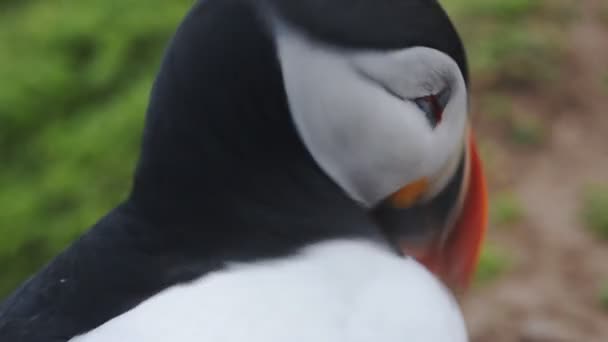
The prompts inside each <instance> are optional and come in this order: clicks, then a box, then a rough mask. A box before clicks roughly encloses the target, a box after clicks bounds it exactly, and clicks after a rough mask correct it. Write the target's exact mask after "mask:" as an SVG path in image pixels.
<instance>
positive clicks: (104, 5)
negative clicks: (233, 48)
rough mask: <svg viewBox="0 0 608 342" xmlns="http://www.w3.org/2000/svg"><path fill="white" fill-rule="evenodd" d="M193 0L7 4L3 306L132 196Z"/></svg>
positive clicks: (0, 120) (1, 90)
mask: <svg viewBox="0 0 608 342" xmlns="http://www.w3.org/2000/svg"><path fill="white" fill-rule="evenodd" d="M191 3H192V0H176V1H162V0H150V1H146V4H145V6H142V5H141V3H138V2H132V1H119V0H103V1H102V0H91V1H84V2H83V1H77V0H64V1H42V0H28V1H6V0H5V1H0V42H1V44H0V80H1V81H0V165H2V167H1V168H0V208H2V211H1V213H0V237H1V238H0V270H2V271H1V272H0V299H1V298H2V297H3V296H4V295H5V294H6V293H8V292H9V291H11V290H12V289H13V288H14V287H15V286H16V285H17V284H18V283H20V282H21V281H22V280H23V279H25V278H26V277H27V276H28V275H30V274H31V273H32V272H33V271H34V270H36V269H37V268H39V267H40V266H41V265H43V264H44V263H46V262H47V261H48V260H49V259H50V258H51V257H52V256H54V255H55V254H57V253H58V251H60V250H61V249H63V248H64V247H65V246H66V245H67V244H68V243H69V242H70V241H72V240H73V239H74V238H75V237H76V236H77V235H79V234H80V233H81V232H82V230H83V229H86V228H88V227H89V226H90V225H91V224H93V223H94V222H95V221H96V220H97V219H99V218H100V217H101V216H102V215H103V214H105V213H106V212H107V211H108V210H109V209H111V208H112V207H114V206H115V205H116V204H118V203H119V202H120V201H121V200H122V199H123V198H124V197H125V191H126V190H128V189H129V186H130V184H129V182H130V179H131V173H132V171H133V169H134V164H135V158H136V156H137V151H138V148H139V143H140V135H141V129H142V126H143V117H144V112H145V109H146V105H147V98H148V94H149V91H150V89H151V86H152V80H153V77H154V74H155V73H156V69H157V66H158V64H159V62H160V58H161V56H162V55H163V49H164V46H165V45H166V43H167V41H168V39H169V37H170V36H171V35H172V33H173V31H174V30H175V28H176V26H177V24H178V22H179V21H180V19H181V18H182V17H183V15H184V14H185V12H186V11H187V10H188V8H189V7H190V4H191ZM159 14H160V15H159Z"/></svg>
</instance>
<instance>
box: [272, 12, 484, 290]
mask: <svg viewBox="0 0 608 342" xmlns="http://www.w3.org/2000/svg"><path fill="white" fill-rule="evenodd" d="M275 37H276V38H275V39H276V46H277V51H278V55H279V61H280V65H281V70H282V73H283V81H284V85H285V90H286V93H287V98H288V102H289V107H290V111H291V114H292V117H293V121H294V123H295V126H296V128H297V131H298V133H299V135H300V137H301V139H302V141H303V142H304V144H305V145H306V147H307V149H308V150H309V152H310V153H311V155H312V156H313V158H314V159H315V160H316V162H317V163H318V164H319V165H320V167H321V168H322V169H323V170H324V171H325V172H326V173H327V174H328V175H329V176H330V177H331V178H332V179H333V180H334V182H336V183H337V184H338V185H339V186H340V187H341V188H342V189H343V190H344V191H345V192H346V193H347V194H348V195H349V196H350V197H351V198H352V199H353V200H355V201H356V202H358V203H359V204H360V205H361V207H363V208H365V210H368V211H369V213H370V215H371V216H372V217H373V218H374V219H375V220H376V222H377V223H378V225H379V226H380V227H381V228H382V229H383V231H384V232H385V233H386V234H387V236H388V238H389V239H390V240H391V241H393V242H394V243H395V244H397V245H399V246H400V247H401V248H402V250H403V251H404V252H405V253H406V254H408V255H413V256H416V257H417V258H418V259H419V260H420V261H422V262H423V263H424V264H425V265H427V267H429V268H430V269H431V270H433V271H434V272H436V273H437V274H438V275H439V276H440V277H441V278H442V279H444V280H445V281H446V283H447V284H448V285H449V286H451V287H452V288H455V289H462V288H463V287H466V285H467V284H468V282H469V280H470V277H471V274H472V272H473V270H474V267H475V265H476V263H477V258H478V254H479V249H480V244H481V240H482V237H483V233H484V231H485V224H486V223H485V221H486V218H485V217H486V211H487V210H486V190H485V184H484V179H483V172H482V170H481V164H480V161H479V158H478V154H477V150H476V147H475V144H474V141H473V134H472V132H471V129H470V125H469V118H468V114H467V113H468V108H467V107H468V106H467V100H468V99H467V98H468V94H467V86H466V84H465V78H464V76H463V73H462V71H461V68H460V67H459V65H458V64H457V62H456V61H455V60H454V59H453V58H451V57H450V56H448V55H447V54H445V53H443V52H441V51H439V50H436V49H433V48H429V47H422V46H410V47H405V48H400V49H399V48H397V49H388V50H377V49H372V48H370V49H360V48H358V49H353V48H347V47H337V46H333V45H331V44H326V43H323V42H321V41H319V40H316V39H314V38H312V37H311V36H308V35H306V34H304V33H302V32H299V31H298V30H297V29H294V28H292V27H290V26H289V25H287V24H284V23H277V24H276V25H275Z"/></svg>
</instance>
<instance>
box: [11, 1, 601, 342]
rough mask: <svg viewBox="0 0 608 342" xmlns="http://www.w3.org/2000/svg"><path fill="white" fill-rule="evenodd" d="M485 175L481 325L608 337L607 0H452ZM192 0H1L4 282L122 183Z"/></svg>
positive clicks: (483, 332)
mask: <svg viewBox="0 0 608 342" xmlns="http://www.w3.org/2000/svg"><path fill="white" fill-rule="evenodd" d="M440 1H441V2H442V3H443V4H444V5H446V7H447V10H448V12H449V14H450V15H451V16H452V17H453V18H454V20H455V22H456V26H457V27H458V29H459V31H460V32H461V33H462V35H463V37H464V40H465V43H466V44H465V45H466V47H467V51H468V54H469V60H470V65H471V73H472V82H473V95H472V101H473V112H474V115H475V116H474V117H475V124H476V125H475V126H476V129H477V133H478V135H479V136H480V138H481V139H480V142H481V148H482V154H483V159H484V161H485V164H486V168H487V173H488V177H489V182H490V190H491V198H490V199H491V202H492V204H491V229H490V233H489V237H488V243H487V247H486V249H485V251H484V254H483V256H482V260H481V263H480V267H479V272H478V275H477V281H476V286H475V289H474V290H473V291H472V292H471V293H470V295H469V296H468V298H467V299H466V300H465V302H464V307H465V313H466V316H467V320H468V323H469V326H470V330H471V332H472V336H473V340H474V341H476V342H486V341H487V342H494V341H496V342H502V341H517V342H544V341H556V342H560V341H567V342H579V341H585V342H586V341H591V342H594V341H608V136H607V135H608V1H606V0H440ZM191 2H192V0H174V1H165V0H148V1H146V5H145V6H141V3H139V2H133V1H123V0H87V1H82V0H62V1H45V0H28V1H15V0H0V165H2V166H3V167H1V168H0V207H1V208H2V212H0V236H1V238H0V270H1V271H0V298H2V297H3V296H4V295H5V294H6V293H7V292H8V291H10V290H11V289H13V288H14V286H16V284H18V283H19V282H21V281H22V280H23V279H24V278H25V277H26V276H27V275H29V274H30V273H31V272H33V271H34V270H36V269H38V268H39V267H40V266H41V265H42V264H43V263H45V262H46V261H47V260H48V259H49V258H51V257H52V256H53V255H55V254H56V253H57V252H58V251H59V250H61V249H62V248H63V247H64V246H65V245H66V244H67V243H69V242H70V241H72V240H73V239H74V238H75V237H76V236H77V235H78V234H79V233H80V232H81V231H82V229H85V228H86V227H89V226H90V225H91V224H93V223H94V222H95V221H96V220H97V219H98V218H99V217H100V216H101V215H103V214H104V213H105V212H107V211H108V210H109V209H110V208H112V207H113V206H114V205H116V203H118V202H119V201H120V200H121V198H123V197H124V195H125V192H126V189H128V188H129V181H130V180H129V177H130V174H131V172H132V170H133V167H134V163H135V156H136V154H137V149H138V146H139V138H140V134H141V127H142V123H143V114H144V111H145V106H146V101H147V96H148V92H149V89H150V86H151V82H152V78H153V75H154V73H155V72H156V66H157V65H158V62H159V60H160V58H161V56H162V50H163V47H164V45H165V43H166V41H167V39H168V38H169V37H170V35H171V34H172V32H173V30H174V29H175V27H176V25H177V23H178V22H179V20H180V18H181V16H182V15H183V13H184V12H185V11H186V10H187V8H188V7H189V5H190V3H191Z"/></svg>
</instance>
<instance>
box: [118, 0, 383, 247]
mask: <svg viewBox="0 0 608 342" xmlns="http://www.w3.org/2000/svg"><path fill="white" fill-rule="evenodd" d="M226 18H231V20H230V21H227V20H226ZM126 208H129V210H130V212H131V213H132V214H133V215H136V216H137V217H138V218H140V219H143V220H145V221H147V222H150V223H151V225H152V226H153V227H154V229H155V230H157V231H160V232H164V231H166V232H170V234H166V235H175V234H176V232H178V233H179V234H178V235H179V236H180V237H181V239H183V241H182V243H183V242H185V241H190V242H192V243H193V244H197V243H200V241H201V240H205V241H209V243H211V241H213V242H214V243H215V245H217V246H222V247H226V246H229V245H231V244H235V245H234V249H235V250H236V249H239V250H241V251H243V248H242V245H243V241H247V243H249V244H251V245H252V246H255V245H256V244H261V245H262V246H261V248H256V250H255V251H254V250H253V249H251V250H250V251H243V253H247V252H249V253H252V254H255V253H259V252H260V249H262V248H263V249H265V250H267V251H269V253H274V252H272V247H276V248H279V246H280V247H281V248H288V249H292V248H293V247H294V245H303V244H306V243H311V242H315V241H318V240H323V239H327V238H332V237H345V236H367V237H369V236H370V235H376V234H379V233H376V232H375V231H376V229H375V227H374V225H373V224H372V223H371V220H370V219H369V217H368V214H367V213H366V212H365V211H364V210H363V209H362V208H360V207H359V206H358V205H357V204H356V203H354V201H352V200H351V199H350V198H348V197H347V196H346V195H345V194H344V192H343V191H342V190H341V189H340V188H339V187H338V186H337V185H336V184H335V183H334V182H333V181H331V180H330V179H329V178H328V177H327V176H326V175H325V174H324V173H323V172H322V171H321V170H320V168H319V167H318V166H317V164H316V163H315V162H314V160H313V158H312V157H311V156H310V154H309V152H308V151H307V150H306V148H305V147H304V145H303V143H302V142H301V140H300V139H299V137H298V134H297V132H296V130H295V127H294V125H293V122H292V120H291V116H290V114H289V108H288V104H287V99H286V94H285V90H284V88H283V83H282V75H281V71H280V66H279V63H278V60H277V55H276V51H275V48H274V45H273V41H272V37H271V36H270V35H269V34H268V33H267V32H266V31H265V29H264V26H263V25H262V24H261V23H260V21H259V20H258V19H257V16H256V13H255V10H254V9H253V8H251V7H250V6H248V5H246V4H245V3H243V2H241V1H236V0H233V1H206V2H200V3H199V4H198V5H197V6H195V7H194V9H193V10H192V11H191V12H190V13H189V15H188V16H187V18H186V19H185V20H184V22H183V23H182V25H181V26H180V28H179V29H178V31H177V33H176V35H175V36H174V38H173V41H172V42H171V44H170V46H169V48H168V50H167V53H166V56H165V58H164V61H163V63H162V66H161V70H160V72H159V74H158V77H157V79H156V82H155V85H154V88H153V91H152V94H151V100H150V104H149V108H148V113H147V120H146V126H145V129H144V138H143V147H142V155H141V159H140V162H139V165H138V168H137V171H136V175H135V183H134V188H133V191H132V194H131V196H130V198H129V200H128V203H127V205H126ZM163 235H164V233H163ZM218 248H219V247H218ZM231 250H232V249H231ZM210 252H211V251H210ZM215 253H219V252H218V251H216V252H215ZM227 253H232V252H227Z"/></svg>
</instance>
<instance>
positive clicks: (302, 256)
mask: <svg viewBox="0 0 608 342" xmlns="http://www.w3.org/2000/svg"><path fill="white" fill-rule="evenodd" d="M92 295H94V294H92ZM466 340H467V337H466V330H465V326H464V322H463V319H462V316H461V314H460V311H459V309H458V306H457V304H456V302H455V301H454V300H453V299H452V297H451V296H450V295H449V294H448V292H447V290H445V289H444V288H443V287H442V286H441V285H440V283H439V282H438V281H437V280H436V279H435V278H434V277H433V276H432V275H431V274H430V273H428V272H427V271H426V270H425V269H424V268H423V267H422V266H420V265H419V264H418V263H416V262H415V261H414V260H412V259H403V258H400V257H398V256H396V255H394V254H393V253H392V252H391V251H389V250H387V249H384V248H383V247H381V246H377V245H374V244H371V243H369V242H363V241H334V242H326V243H323V244H319V245H315V246H312V247H309V248H306V249H304V250H303V251H302V252H301V253H299V254H297V255H294V256H292V257H290V258H287V259H282V260H275V261H265V262H260V263H254V264H246V265H232V266H230V267H228V268H226V269H225V270H223V271H220V272H216V273H213V274H210V275H207V276H205V277H203V278H202V279H200V280H197V281H194V282H192V283H190V284H186V285H181V286H175V287H172V288H169V289H167V290H165V291H163V292H161V293H160V294H158V295H157V296H155V297H153V298H150V299H149V300H147V301H145V302H144V303H142V304H141V305H139V306H138V307H136V308H134V309H132V310H131V311H129V312H126V313H125V314H123V315H121V316H118V317H116V318H114V319H112V320H110V321H109V322H107V323H106V324H104V325H102V326H100V327H98V328H97V329H95V330H93V331H90V332H88V333H87V334H84V335H82V336H79V337H75V338H73V339H72V340H71V342H108V341H129V342H161V341H162V342H169V341H172V342H173V341H174V342H199V341H200V342H210V341H213V342H245V341H247V342H262V341H263V342H284V341H290V342H300V341H301V342H310V341H315V342H342V341H343V342H379V341H382V342H404V341H421V342H426V341H442V342H461V341H462V342H464V341H466Z"/></svg>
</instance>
